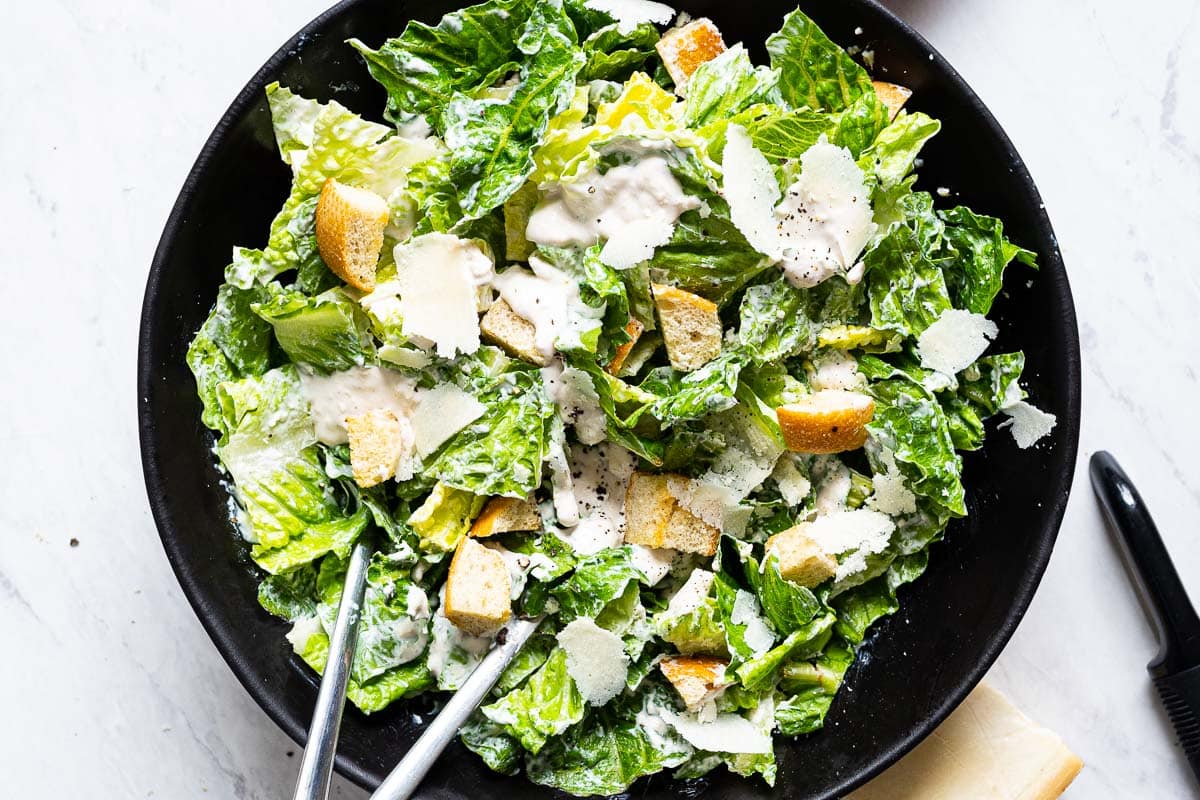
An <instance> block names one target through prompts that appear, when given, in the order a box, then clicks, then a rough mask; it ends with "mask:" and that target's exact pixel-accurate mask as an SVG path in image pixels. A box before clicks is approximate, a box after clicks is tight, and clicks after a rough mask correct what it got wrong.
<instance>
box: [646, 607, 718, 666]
mask: <svg viewBox="0 0 1200 800" xmlns="http://www.w3.org/2000/svg"><path fill="white" fill-rule="evenodd" d="M654 626H655V628H656V630H657V631H658V635H659V636H660V637H662V638H663V639H664V640H665V641H668V642H670V643H671V644H673V645H675V648H676V649H677V650H679V652H681V653H683V654H684V655H697V654H701V655H716V656H720V655H726V654H727V653H728V649H727V647H726V644H725V632H724V631H723V630H722V629H721V621H720V613H719V610H718V609H717V601H716V598H713V597H706V598H705V599H704V602H702V603H701V604H700V605H699V606H697V607H696V608H695V609H693V610H692V611H689V612H688V613H686V614H679V615H672V614H667V613H666V612H665V611H664V612H660V613H659V614H657V615H656V616H655V618H654Z"/></svg>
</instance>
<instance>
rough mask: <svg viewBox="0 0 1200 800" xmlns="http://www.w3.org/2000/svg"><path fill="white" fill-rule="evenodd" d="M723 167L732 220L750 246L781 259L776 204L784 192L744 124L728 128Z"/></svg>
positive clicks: (722, 158)
mask: <svg viewBox="0 0 1200 800" xmlns="http://www.w3.org/2000/svg"><path fill="white" fill-rule="evenodd" d="M721 168H722V170H724V172H725V200H726V201H728V203H729V215H730V217H731V218H732V219H733V224H734V225H735V226H736V227H737V229H738V230H739V231H741V232H742V235H743V236H745V237H746V241H747V242H749V243H750V246H751V247H753V248H754V249H755V250H757V251H758V252H760V253H762V254H763V255H765V256H770V257H771V258H773V259H774V260H776V261H778V260H779V259H780V258H782V257H783V247H782V245H781V243H780V239H779V232H778V229H777V228H778V223H777V222H776V220H775V205H776V204H777V203H778V202H779V199H780V197H782V196H783V195H782V193H781V192H780V191H779V183H778V182H777V181H776V180H775V171H774V170H773V169H771V164H770V163H769V162H768V161H767V159H766V156H764V155H763V154H762V153H760V152H758V150H757V149H755V147H754V143H753V142H752V141H751V139H750V134H748V133H747V132H746V129H745V128H743V127H742V126H741V125H730V126H729V128H728V131H727V132H726V135H725V151H724V153H723V154H722V155H721Z"/></svg>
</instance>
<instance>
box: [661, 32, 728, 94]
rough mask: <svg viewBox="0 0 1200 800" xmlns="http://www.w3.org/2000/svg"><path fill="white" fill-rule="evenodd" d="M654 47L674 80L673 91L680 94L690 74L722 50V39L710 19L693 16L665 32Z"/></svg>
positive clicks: (722, 51)
mask: <svg viewBox="0 0 1200 800" xmlns="http://www.w3.org/2000/svg"><path fill="white" fill-rule="evenodd" d="M655 47H656V49H657V50H658V55H659V56H660V57H661V58H662V60H663V64H664V65H666V67H667V72H668V73H670V75H671V79H672V80H673V81H675V93H676V94H677V95H679V96H680V97H683V96H684V95H685V94H686V93H687V83H688V79H689V78H691V77H692V73H693V72H695V71H696V69H697V68H698V67H699V66H700V65H701V64H703V63H704V62H706V61H712V60H713V59H714V58H716V57H717V56H719V55H721V53H724V52H725V40H724V39H722V38H721V32H720V31H719V30H717V26H716V25H714V24H713V23H712V20H710V19H697V20H693V21H692V22H689V23H688V24H687V25H684V26H683V27H682V28H673V29H672V30H669V31H667V32H666V33H664V34H663V37H662V38H661V39H659V40H658V44H657V45H655Z"/></svg>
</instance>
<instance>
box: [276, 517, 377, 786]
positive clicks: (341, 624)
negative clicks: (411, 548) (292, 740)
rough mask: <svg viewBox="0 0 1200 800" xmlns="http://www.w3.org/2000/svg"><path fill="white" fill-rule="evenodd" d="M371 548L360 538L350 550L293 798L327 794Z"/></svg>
mask: <svg viewBox="0 0 1200 800" xmlns="http://www.w3.org/2000/svg"><path fill="white" fill-rule="evenodd" d="M371 552H372V548H371V545H370V544H369V543H367V542H365V541H363V539H362V538H360V539H359V540H358V543H357V544H355V545H354V549H353V550H352V551H350V566H349V567H348V568H347V570H346V582H345V584H344V585H343V586H342V600H341V602H340V603H339V604H338V613H337V621H336V622H335V623H334V625H333V635H332V636H331V637H330V639H329V660H328V662H327V663H326V665H325V673H324V674H323V675H322V676H321V689H320V691H319V692H317V705H316V707H315V708H314V709H313V718H312V724H311V725H309V727H308V742H307V743H306V744H305V745H304V755H303V757H302V758H301V759H300V775H299V777H298V778H297V779H296V792H295V794H294V795H292V797H293V798H294V800H325V798H326V797H328V795H329V781H330V780H331V779H332V777H333V757H334V754H335V753H336V752H337V740H338V731H339V730H340V729H341V726H342V709H343V707H344V706H345V705H346V683H347V681H349V679H350V667H351V665H352V664H353V663H354V650H355V646H356V645H357V643H358V618H359V612H360V611H361V610H362V601H363V593H364V591H365V589H366V585H367V567H368V566H369V565H370V563H371Z"/></svg>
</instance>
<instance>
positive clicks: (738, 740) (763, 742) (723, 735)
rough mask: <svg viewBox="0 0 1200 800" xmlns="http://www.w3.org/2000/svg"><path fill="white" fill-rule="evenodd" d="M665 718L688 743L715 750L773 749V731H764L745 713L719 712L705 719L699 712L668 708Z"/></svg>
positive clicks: (733, 751)
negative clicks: (700, 716)
mask: <svg viewBox="0 0 1200 800" xmlns="http://www.w3.org/2000/svg"><path fill="white" fill-rule="evenodd" d="M662 716H663V719H665V720H667V722H669V723H671V726H672V727H673V728H675V730H677V731H679V735H680V736H682V737H683V738H684V739H686V740H687V742H688V744H690V745H692V746H693V747H695V748H697V749H699V750H707V751H709V752H713V753H769V752H771V748H772V744H771V734H770V732H769V731H766V732H764V731H762V730H760V729H759V726H757V725H755V724H754V723H753V722H751V721H750V720H748V719H746V718H745V717H740V716H738V715H737V714H717V717H716V719H714V720H713V721H712V722H701V721H700V719H699V718H698V717H697V715H695V714H678V713H676V712H673V711H667V710H664V711H663V712H662Z"/></svg>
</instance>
